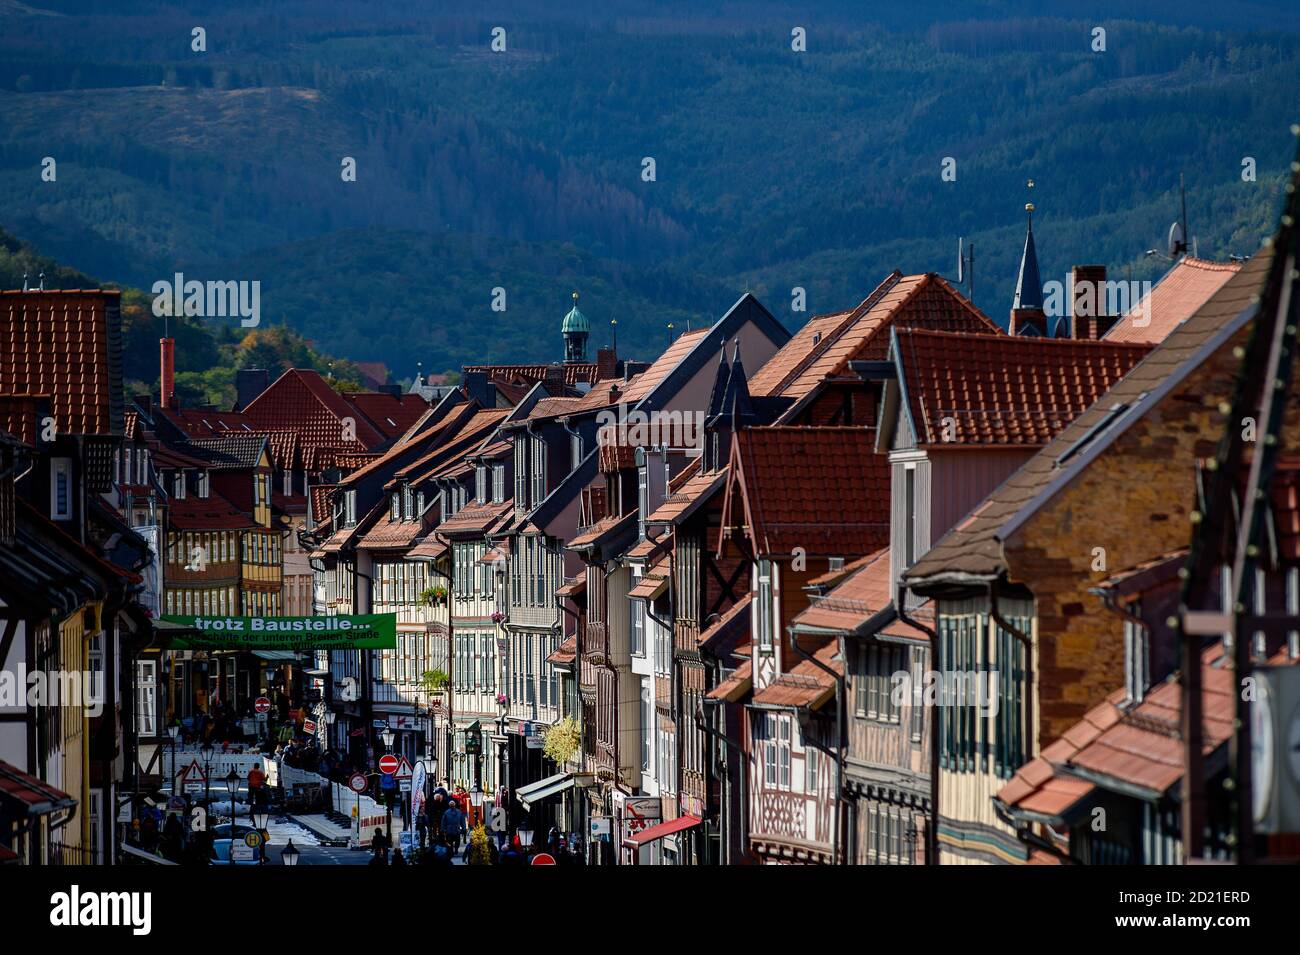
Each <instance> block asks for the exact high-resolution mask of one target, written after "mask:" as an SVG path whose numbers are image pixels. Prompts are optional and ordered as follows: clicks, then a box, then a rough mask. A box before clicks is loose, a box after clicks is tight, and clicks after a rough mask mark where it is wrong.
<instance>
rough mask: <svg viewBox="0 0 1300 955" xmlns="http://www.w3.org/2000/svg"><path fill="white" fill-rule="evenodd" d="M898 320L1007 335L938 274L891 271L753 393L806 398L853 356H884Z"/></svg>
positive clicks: (788, 353)
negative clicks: (891, 332)
mask: <svg viewBox="0 0 1300 955" xmlns="http://www.w3.org/2000/svg"><path fill="white" fill-rule="evenodd" d="M894 326H899V327H909V328H931V329H940V330H945V331H962V332H966V333H968V334H975V335H999V336H1000V335H1002V330H1001V329H1000V328H998V326H997V325H996V324H994V323H993V322H992V321H990V320H989V319H988V317H987V316H985V315H984V313H983V312H981V311H980V310H979V309H977V308H975V306H973V305H971V303H970V302H968V301H967V300H966V299H965V298H964V297H963V296H962V295H961V293H959V292H957V291H956V290H955V289H954V288H953V287H952V286H951V285H949V284H948V283H947V282H945V281H944V280H943V279H942V278H940V277H939V276H938V275H935V274H933V273H929V274H924V275H906V276H905V275H903V274H902V273H900V272H897V271H895V272H893V273H891V274H890V275H889V276H888V277H887V278H886V279H885V280H884V281H883V282H881V283H880V285H878V286H877V287H876V288H875V289H874V290H873V291H872V292H871V294H870V295H868V296H867V297H866V298H865V299H863V300H862V302H861V303H860V304H859V305H858V306H857V308H854V309H852V310H850V311H847V312H837V313H835V314H834V315H823V316H818V317H816V318H814V319H812V320H811V321H809V323H808V325H805V326H804V328H803V329H801V330H800V332H799V334H798V335H796V336H795V337H794V338H793V339H791V340H790V341H789V342H787V343H786V345H785V346H784V347H783V348H782V349H781V350H780V351H778V352H777V353H776V354H775V355H773V356H772V357H771V358H769V359H768V361H767V363H766V364H764V365H763V367H762V368H760V369H759V370H758V372H757V373H756V374H755V375H754V376H753V378H751V379H750V381H749V391H750V394H752V395H759V396H769V395H783V396H787V397H791V398H796V399H798V398H802V397H804V396H805V395H807V394H809V393H810V392H812V391H813V390H814V389H815V388H816V387H817V386H818V385H820V384H821V383H822V382H823V381H825V380H826V379H828V378H836V377H840V376H843V375H846V374H848V368H849V362H850V361H853V360H873V359H883V358H884V357H885V356H886V354H887V352H888V349H889V330H890V329H891V328H893V327H894Z"/></svg>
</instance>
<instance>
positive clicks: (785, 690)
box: [754, 640, 844, 709]
mask: <svg viewBox="0 0 1300 955" xmlns="http://www.w3.org/2000/svg"><path fill="white" fill-rule="evenodd" d="M838 652H839V646H838V645H837V644H836V642H835V641H833V640H832V641H831V642H830V643H827V644H825V645H823V646H822V647H820V648H819V649H818V650H817V651H816V652H815V653H813V657H814V658H815V659H817V660H818V661H819V662H820V663H822V664H823V665H825V666H827V667H830V668H831V669H832V670H834V671H835V672H837V673H843V672H844V661H843V660H841V659H839V658H837V657H836V654H837V653H838ZM834 695H835V680H834V679H833V678H832V677H831V675H830V674H829V673H827V672H826V671H825V670H823V669H822V668H821V667H819V666H817V665H816V664H815V663H813V662H812V661H810V660H804V659H802V658H800V660H799V662H798V663H796V664H795V665H794V666H793V667H791V668H790V669H789V670H788V671H787V672H785V673H782V674H781V675H780V676H778V677H776V678H775V679H774V680H773V681H772V682H771V683H769V684H768V685H767V686H765V687H763V688H762V689H761V690H757V691H755V693H754V702H755V703H761V704H762V705H764V706H799V707H804V706H806V707H809V708H810V709H817V707H819V706H821V705H822V704H823V703H825V702H826V701H827V700H829V699H830V698H831V697H832V696H834Z"/></svg>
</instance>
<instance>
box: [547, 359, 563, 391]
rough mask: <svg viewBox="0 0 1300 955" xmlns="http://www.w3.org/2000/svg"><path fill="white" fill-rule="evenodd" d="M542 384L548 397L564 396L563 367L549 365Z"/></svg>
mask: <svg viewBox="0 0 1300 955" xmlns="http://www.w3.org/2000/svg"><path fill="white" fill-rule="evenodd" d="M542 384H544V385H545V386H546V392H547V394H549V395H552V396H557V395H562V394H564V366H563V365H556V364H550V365H547V366H546V376H545V377H544V378H543V379H542Z"/></svg>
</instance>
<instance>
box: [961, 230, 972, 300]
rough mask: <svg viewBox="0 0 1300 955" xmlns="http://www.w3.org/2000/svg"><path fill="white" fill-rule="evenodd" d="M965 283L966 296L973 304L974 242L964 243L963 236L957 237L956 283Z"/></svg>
mask: <svg viewBox="0 0 1300 955" xmlns="http://www.w3.org/2000/svg"><path fill="white" fill-rule="evenodd" d="M963 282H965V283H966V289H967V291H966V298H967V300H969V301H970V303H971V304H972V305H974V304H975V243H974V242H972V243H971V244H970V245H966V244H965V238H964V237H960V238H958V239H957V285H958V287H960V286H961V284H962V283H963Z"/></svg>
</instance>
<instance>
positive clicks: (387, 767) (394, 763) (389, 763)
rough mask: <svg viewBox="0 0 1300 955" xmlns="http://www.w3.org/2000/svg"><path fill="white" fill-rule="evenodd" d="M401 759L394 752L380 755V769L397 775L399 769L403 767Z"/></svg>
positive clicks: (382, 771) (390, 774)
mask: <svg viewBox="0 0 1300 955" xmlns="http://www.w3.org/2000/svg"><path fill="white" fill-rule="evenodd" d="M401 765H402V763H401V760H399V759H398V758H397V757H396V756H394V755H393V754H392V753H385V754H384V755H383V756H380V757H379V771H380V772H381V773H387V774H388V775H389V776H393V775H396V773H397V770H398V769H400V768H401Z"/></svg>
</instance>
